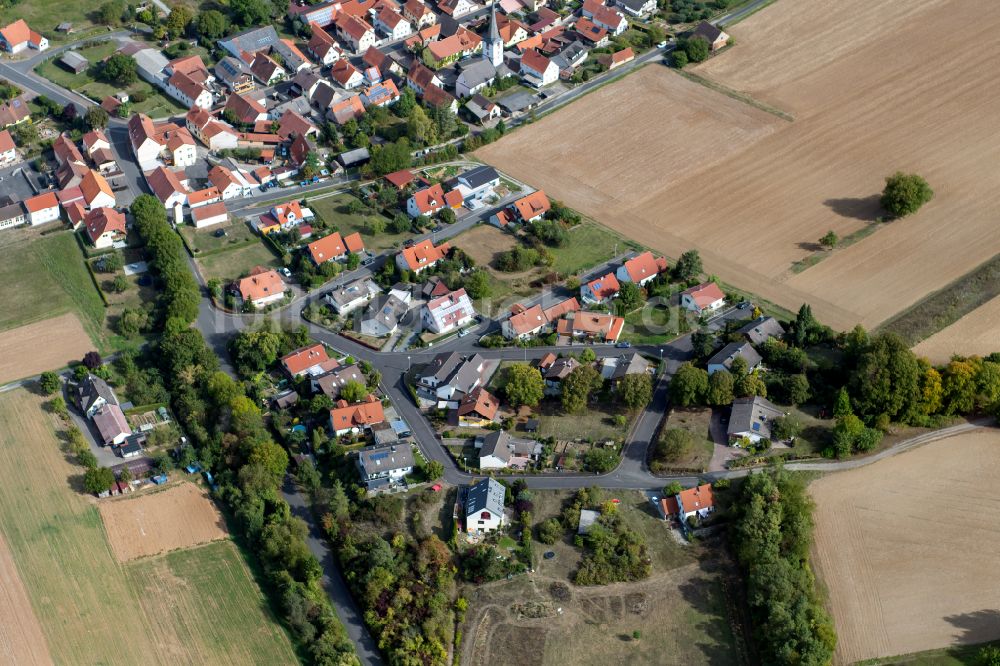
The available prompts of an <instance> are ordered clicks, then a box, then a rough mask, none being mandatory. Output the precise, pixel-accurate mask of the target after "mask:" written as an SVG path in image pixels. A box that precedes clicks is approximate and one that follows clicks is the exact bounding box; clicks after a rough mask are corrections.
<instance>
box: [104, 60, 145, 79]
mask: <svg viewBox="0 0 1000 666" xmlns="http://www.w3.org/2000/svg"><path fill="white" fill-rule="evenodd" d="M103 73H104V78H106V79H107V80H108V81H110V82H111V83H117V84H118V85H121V86H127V85H130V84H132V83H135V82H136V79H138V78H139V73H138V68H137V65H136V63H135V58H133V57H132V56H129V55H125V54H124V53H115V54H113V55H111V57H109V58H108V59H107V60H105V61H104V70H103Z"/></svg>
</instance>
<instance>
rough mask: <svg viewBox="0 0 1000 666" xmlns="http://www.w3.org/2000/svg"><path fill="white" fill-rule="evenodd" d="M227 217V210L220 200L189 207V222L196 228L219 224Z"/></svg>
mask: <svg viewBox="0 0 1000 666" xmlns="http://www.w3.org/2000/svg"><path fill="white" fill-rule="evenodd" d="M228 219H229V211H227V210H226V204H225V203H224V202H222V201H217V202H215V203H211V204H206V205H204V206H199V207H198V208H192V209H191V222H192V224H194V226H195V228H197V229H204V228H205V227H210V226H212V225H213V224H221V223H223V222H225V221H226V220H228Z"/></svg>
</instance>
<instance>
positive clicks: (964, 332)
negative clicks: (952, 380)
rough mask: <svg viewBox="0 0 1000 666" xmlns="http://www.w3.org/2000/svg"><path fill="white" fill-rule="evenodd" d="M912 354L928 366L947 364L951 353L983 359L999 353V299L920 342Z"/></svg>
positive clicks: (980, 307) (981, 306)
mask: <svg viewBox="0 0 1000 666" xmlns="http://www.w3.org/2000/svg"><path fill="white" fill-rule="evenodd" d="M913 351H914V352H915V353H916V354H918V355H919V356H926V357H927V358H928V359H930V361H931V363H947V362H948V360H949V359H950V358H951V357H952V355H953V354H962V355H964V356H972V355H977V356H986V355H987V354H992V353H993V352H998V351H1000V297H997V298H994V299H993V300H991V301H989V302H987V303H986V304H984V305H980V306H979V307H978V308H976V309H975V310H973V311H972V312H970V313H969V314H967V315H965V316H964V317H962V318H961V319H959V320H958V321H956V322H955V323H954V324H952V325H950V326H948V327H947V328H944V329H942V330H940V331H938V332H937V333H935V334H934V335H932V336H931V337H929V338H927V339H926V340H923V341H921V342H920V344H918V345H917V346H916V347H914V348H913Z"/></svg>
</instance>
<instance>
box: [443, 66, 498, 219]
mask: <svg viewBox="0 0 1000 666" xmlns="http://www.w3.org/2000/svg"><path fill="white" fill-rule="evenodd" d="M459 78H460V79H461V74H460V75H459ZM455 86H456V92H457V87H458V84H457V83H456V84H455ZM465 110H466V111H468V112H469V113H470V114H472V116H473V117H474V118H475V119H476V120H477V121H479V123H481V124H485V123H487V122H489V121H491V120H493V119H494V118H499V117H500V107H499V106H497V105H496V104H495V103H493V102H491V101H490V100H488V99H486V98H485V97H483V96H482V95H480V94H478V93H475V94H473V95H472V99H470V100H468V101H467V102H466V103H465ZM501 212H503V211H501Z"/></svg>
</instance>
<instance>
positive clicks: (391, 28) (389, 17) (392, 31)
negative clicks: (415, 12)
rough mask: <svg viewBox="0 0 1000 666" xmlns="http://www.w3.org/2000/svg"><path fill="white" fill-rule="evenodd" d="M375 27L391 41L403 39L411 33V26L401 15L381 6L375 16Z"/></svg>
mask: <svg viewBox="0 0 1000 666" xmlns="http://www.w3.org/2000/svg"><path fill="white" fill-rule="evenodd" d="M374 22H375V27H376V28H377V29H378V30H379V32H381V33H382V34H384V35H385V36H386V38H388V39H391V40H393V41H395V40H397V39H403V38H404V37H407V36H409V35H411V34H412V33H413V26H412V25H410V22H409V21H407V20H406V18H404V17H403V16H402V15H401V14H398V13H396V12H395V11H393V10H392V9H391V8H390V7H388V6H386V5H383V6H382V9H380V10H379V11H378V12H377V13H376V14H375V21H374Z"/></svg>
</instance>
